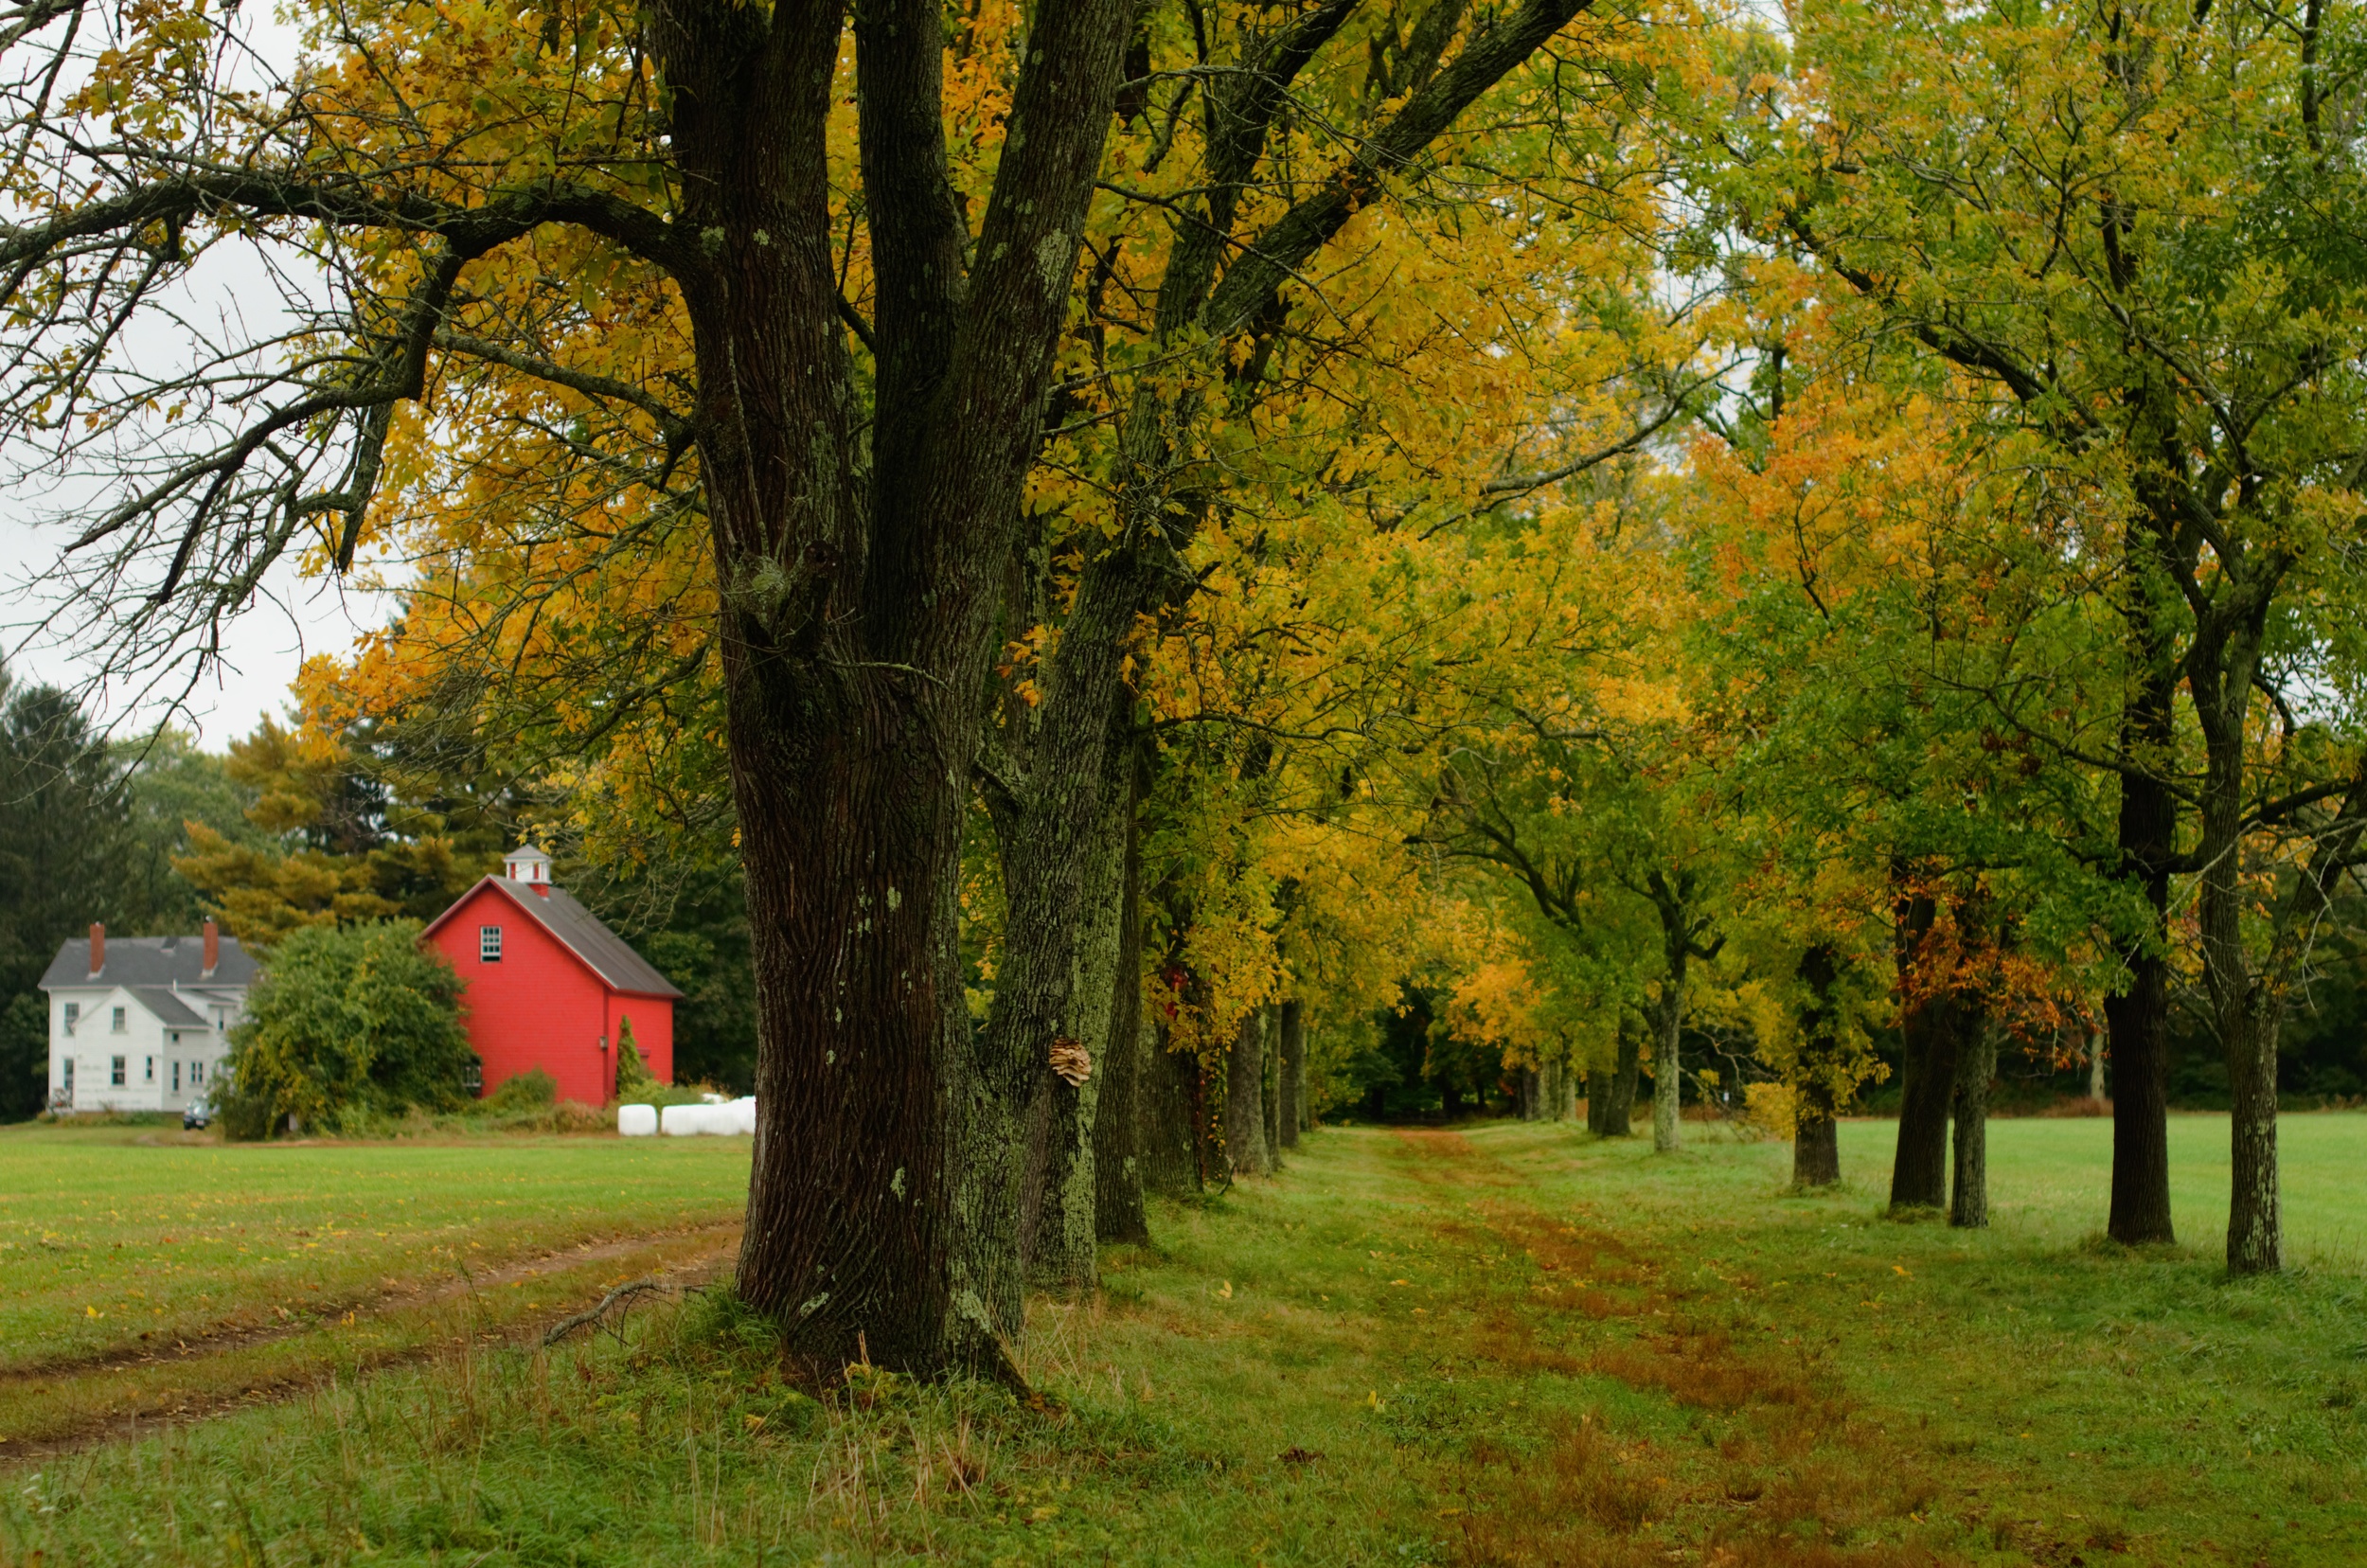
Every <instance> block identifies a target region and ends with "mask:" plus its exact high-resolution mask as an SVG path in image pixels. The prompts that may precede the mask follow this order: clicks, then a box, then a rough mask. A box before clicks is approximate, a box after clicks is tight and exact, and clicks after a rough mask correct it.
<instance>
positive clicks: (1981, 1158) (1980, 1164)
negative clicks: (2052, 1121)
mask: <svg viewBox="0 0 2367 1568" xmlns="http://www.w3.org/2000/svg"><path fill="white" fill-rule="evenodd" d="M1996 1076H1997V1035H1996V1033H1995V1031H1994V1030H1992V1029H1991V1028H1989V1027H1988V1025H1987V1024H1986V1021H1985V1020H1984V1021H1983V1023H1982V1024H1981V1025H1979V1026H1978V1029H1977V1032H1976V1033H1975V1034H1974V1035H1973V1036H1971V1037H1969V1038H1967V1040H1966V1042H1965V1043H1964V1045H1963V1047H1962V1049H1961V1050H1960V1051H1959V1053H1958V1056H1957V1066H1956V1085H1955V1095H1954V1110H1955V1116H1956V1137H1955V1159H1954V1161H1953V1166H1954V1169H1953V1172H1952V1174H1953V1178H1954V1179H1953V1181H1952V1182H1951V1183H1950V1185H1949V1202H1948V1222H1949V1224H1951V1225H1955V1226H1958V1227H1960V1228H1962V1229H1966V1230H1986V1229H1987V1228H1988V1224H1989V1080H1990V1079H1991V1078H1995V1077H1996Z"/></svg>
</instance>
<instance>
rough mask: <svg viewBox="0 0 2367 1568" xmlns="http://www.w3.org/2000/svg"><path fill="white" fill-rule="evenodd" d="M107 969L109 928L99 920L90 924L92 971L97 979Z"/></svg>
mask: <svg viewBox="0 0 2367 1568" xmlns="http://www.w3.org/2000/svg"><path fill="white" fill-rule="evenodd" d="M106 967H107V928H106V927H105V926H103V925H100V924H99V923H98V921H97V920H93V921H92V922H91V923H90V971H91V974H92V976H93V977H94V978H95V977H97V976H98V973H99V972H100V971H103V970H104V969H106Z"/></svg>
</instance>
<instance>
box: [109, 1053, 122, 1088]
mask: <svg viewBox="0 0 2367 1568" xmlns="http://www.w3.org/2000/svg"><path fill="white" fill-rule="evenodd" d="M114 1060H115V1070H114V1072H113V1073H112V1074H111V1075H110V1076H109V1078H108V1079H107V1081H108V1082H109V1083H110V1084H112V1085H114V1086H115V1087H116V1088H117V1089H120V1088H122V1087H123V1058H121V1057H116V1058H115V1059H114Z"/></svg>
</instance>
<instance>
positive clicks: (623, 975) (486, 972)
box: [421, 848, 682, 1105]
mask: <svg viewBox="0 0 2367 1568" xmlns="http://www.w3.org/2000/svg"><path fill="white" fill-rule="evenodd" d="M504 869H505V870H506V871H507V875H506V876H500V877H488V878H486V879H485V880H484V881H483V882H478V883H477V884H476V885H475V886H474V887H472V888H471V889H469V891H468V892H466V893H464V894H462V895H461V896H460V900H459V901H458V902H457V903H454V905H453V906H452V907H451V908H450V909H447V910H445V911H444V912H443V913H442V914H441V915H438V916H437V917H436V920H435V923H433V924H432V925H430V926H429V927H428V928H427V930H426V931H425V932H423V933H421V935H422V937H423V938H424V939H425V940H427V941H429V942H433V943H434V944H435V945H436V949H437V950H438V951H439V952H441V953H443V954H444V956H445V957H447V958H449V959H451V960H452V967H453V968H454V969H455V970H457V971H460V978H461V979H462V980H464V981H466V982H467V983H468V990H467V991H466V993H465V994H464V997H463V1000H464V1002H465V1004H466V1006H467V1009H468V1028H469V1041H470V1043H471V1044H472V1045H474V1046H475V1047H476V1054H477V1055H478V1056H479V1057H481V1058H483V1059H484V1060H485V1090H484V1092H485V1093H488V1094H490V1093H491V1092H492V1091H493V1090H494V1089H495V1088H496V1087H498V1086H499V1085H500V1084H501V1082H502V1081H503V1080H504V1079H505V1078H515V1077H517V1076H518V1075H519V1074H520V1073H524V1072H528V1071H531V1070H532V1069H534V1068H537V1067H540V1068H542V1069H543V1071H544V1072H546V1073H548V1074H550V1075H551V1077H553V1078H557V1079H558V1080H559V1096H560V1098H561V1099H572V1100H581V1101H583V1102H584V1103H585V1104H587V1105H600V1104H604V1103H606V1102H607V1101H608V1100H609V1098H610V1097H612V1096H614V1093H615V1091H616V1045H617V1042H618V1040H619V1039H620V1038H621V1037H622V1036H623V1034H624V1032H625V1024H626V1021H627V1020H628V1019H630V1020H631V1021H632V1037H633V1043H634V1044H635V1045H636V1046H638V1047H639V1048H640V1051H641V1055H642V1058H643V1060H646V1061H647V1062H648V1063H649V1065H650V1072H651V1073H653V1074H655V1075H656V1076H657V1078H658V1080H659V1081H660V1082H663V1083H670V1082H672V1081H673V1078H674V999H675V998H676V997H678V996H680V995H682V992H681V991H679V990H676V989H674V988H673V986H672V985H670V984H668V983H667V978H666V976H664V975H663V974H660V973H659V972H658V971H656V970H654V969H652V968H650V964H649V961H648V960H647V959H645V958H643V957H642V956H641V954H639V953H635V952H633V950H632V948H631V947H630V946H628V945H627V944H626V942H625V939H624V938H623V937H621V936H619V935H616V934H615V933H614V932H613V931H611V930H609V929H608V927H607V926H605V925H602V924H601V923H600V919H599V917H597V916H596V915H594V914H593V913H592V912H591V911H590V910H588V909H586V908H584V907H583V905H581V904H579V903H578V902H577V901H576V900H574V899H572V898H570V897H569V896H568V895H567V894H565V893H564V892H561V890H560V889H559V888H556V887H554V886H552V885H551V858H550V857H549V856H548V855H545V854H544V853H543V851H541V850H540V849H532V848H521V849H517V850H514V851H512V852H511V854H510V855H509V858H508V864H507V865H506V866H505V867H504Z"/></svg>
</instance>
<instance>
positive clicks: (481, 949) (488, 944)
mask: <svg viewBox="0 0 2367 1568" xmlns="http://www.w3.org/2000/svg"><path fill="white" fill-rule="evenodd" d="M476 955H477V956H478V957H479V958H481V959H483V960H484V961H485V962H486V963H489V964H498V963H500V962H501V961H502V928H501V927H499V926H479V927H477V928H476Z"/></svg>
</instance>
